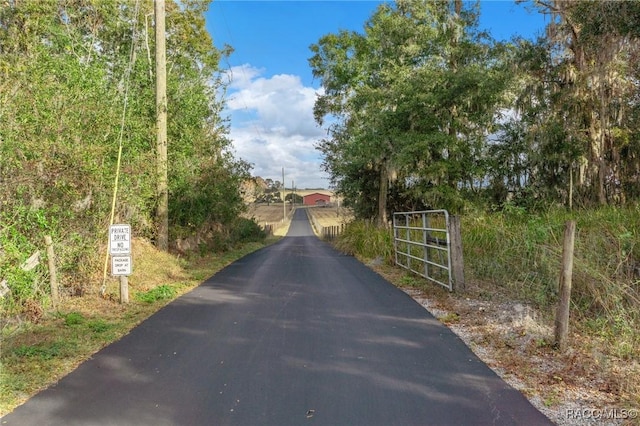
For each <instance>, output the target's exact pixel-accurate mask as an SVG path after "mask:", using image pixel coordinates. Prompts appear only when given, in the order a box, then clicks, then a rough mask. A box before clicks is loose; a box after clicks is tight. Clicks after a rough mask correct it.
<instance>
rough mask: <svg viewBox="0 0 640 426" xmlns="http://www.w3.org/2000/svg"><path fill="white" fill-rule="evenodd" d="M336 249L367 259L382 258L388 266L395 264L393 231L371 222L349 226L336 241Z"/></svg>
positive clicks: (360, 222) (357, 222)
mask: <svg viewBox="0 0 640 426" xmlns="http://www.w3.org/2000/svg"><path fill="white" fill-rule="evenodd" d="M336 248H337V249H338V250H340V251H342V252H344V253H347V254H350V255H358V256H361V257H363V258H366V259H374V258H376V257H382V258H383V259H384V261H385V262H387V263H388V264H393V259H394V252H393V235H392V233H391V230H389V229H386V228H378V227H377V226H376V225H375V224H373V223H371V222H369V221H364V220H357V221H353V222H351V223H349V224H347V225H346V227H345V230H344V233H343V234H342V235H340V237H339V238H338V240H337V241H336Z"/></svg>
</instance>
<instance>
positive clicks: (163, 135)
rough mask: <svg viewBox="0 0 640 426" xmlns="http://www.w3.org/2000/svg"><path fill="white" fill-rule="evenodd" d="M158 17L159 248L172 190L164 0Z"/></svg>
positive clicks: (165, 242)
mask: <svg viewBox="0 0 640 426" xmlns="http://www.w3.org/2000/svg"><path fill="white" fill-rule="evenodd" d="M154 12H155V19H156V156H157V157H156V166H157V194H156V195H157V202H158V206H157V208H156V221H157V231H158V236H157V242H156V245H157V247H158V249H160V250H163V251H167V250H168V249H169V190H168V187H167V181H168V179H167V167H168V165H167V53H166V47H165V22H164V21H165V7H164V0H155V1H154Z"/></svg>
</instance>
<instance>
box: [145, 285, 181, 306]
mask: <svg viewBox="0 0 640 426" xmlns="http://www.w3.org/2000/svg"><path fill="white" fill-rule="evenodd" d="M176 294H177V291H176V289H175V288H174V287H172V286H170V285H166V284H163V285H159V286H158V287H155V288H152V289H151V290H149V291H145V292H143V293H137V294H136V299H137V300H139V301H140V302H144V303H154V302H158V301H161V300H169V299H172V298H173V297H174V296H175V295H176Z"/></svg>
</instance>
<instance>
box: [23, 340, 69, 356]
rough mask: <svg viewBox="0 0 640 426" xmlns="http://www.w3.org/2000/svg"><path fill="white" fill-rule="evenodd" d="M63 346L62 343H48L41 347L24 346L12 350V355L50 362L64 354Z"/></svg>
mask: <svg viewBox="0 0 640 426" xmlns="http://www.w3.org/2000/svg"><path fill="white" fill-rule="evenodd" d="M65 349H66V347H65V344H64V343H63V342H58V341H55V342H50V343H47V344H42V345H35V346H31V345H28V346H27V345H24V346H19V347H17V348H15V349H14V351H13V353H14V355H16V356H18V357H21V358H39V359H40V360H42V361H47V360H51V359H52V358H57V357H60V356H62V355H63V354H64V352H65Z"/></svg>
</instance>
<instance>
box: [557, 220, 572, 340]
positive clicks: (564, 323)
mask: <svg viewBox="0 0 640 426" xmlns="http://www.w3.org/2000/svg"><path fill="white" fill-rule="evenodd" d="M575 231H576V222H575V221H574V220H570V221H568V222H567V223H565V225H564V242H563V246H562V273H561V275H560V289H559V295H560V300H559V301H558V309H557V310H556V321H555V346H556V348H558V349H559V350H560V351H564V350H565V349H566V347H567V336H568V334H569V305H570V302H571V276H572V274H573V246H574V242H575Z"/></svg>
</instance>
